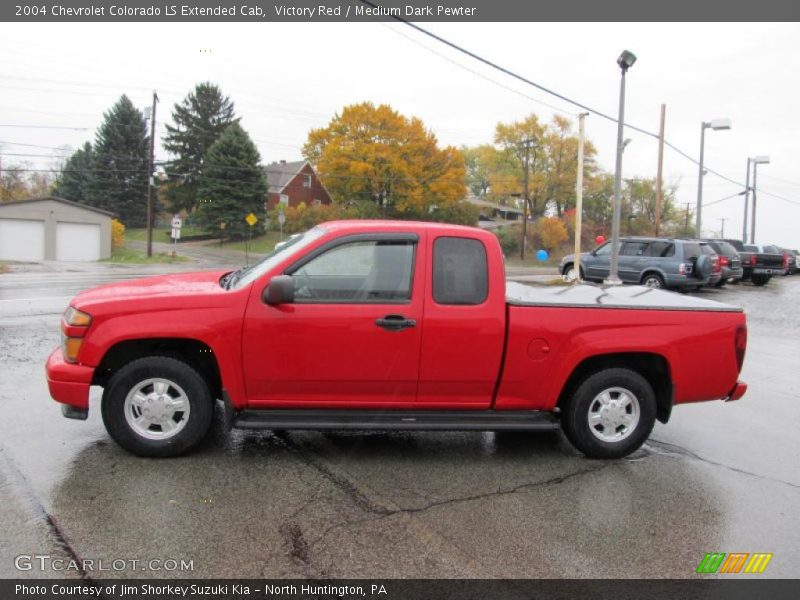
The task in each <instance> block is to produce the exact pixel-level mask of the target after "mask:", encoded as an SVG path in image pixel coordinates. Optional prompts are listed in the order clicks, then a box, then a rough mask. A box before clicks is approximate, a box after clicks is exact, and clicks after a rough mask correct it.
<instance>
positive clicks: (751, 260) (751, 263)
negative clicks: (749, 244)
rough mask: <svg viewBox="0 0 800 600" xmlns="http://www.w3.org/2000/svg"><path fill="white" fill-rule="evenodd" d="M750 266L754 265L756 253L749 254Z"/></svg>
mask: <svg viewBox="0 0 800 600" xmlns="http://www.w3.org/2000/svg"><path fill="white" fill-rule="evenodd" d="M750 266H751V267H755V266H756V255H755V254H753V255H751V256H750Z"/></svg>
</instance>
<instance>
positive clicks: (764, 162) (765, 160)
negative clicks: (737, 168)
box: [749, 156, 769, 244]
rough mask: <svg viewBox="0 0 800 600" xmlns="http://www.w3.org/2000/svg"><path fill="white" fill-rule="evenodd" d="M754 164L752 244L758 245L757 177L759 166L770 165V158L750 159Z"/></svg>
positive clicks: (751, 221)
mask: <svg viewBox="0 0 800 600" xmlns="http://www.w3.org/2000/svg"><path fill="white" fill-rule="evenodd" d="M749 160H750V161H751V162H752V163H753V218H752V219H751V220H750V243H751V244H755V243H756V177H757V176H758V165H768V164H769V156H754V157H753V158H751V159H749Z"/></svg>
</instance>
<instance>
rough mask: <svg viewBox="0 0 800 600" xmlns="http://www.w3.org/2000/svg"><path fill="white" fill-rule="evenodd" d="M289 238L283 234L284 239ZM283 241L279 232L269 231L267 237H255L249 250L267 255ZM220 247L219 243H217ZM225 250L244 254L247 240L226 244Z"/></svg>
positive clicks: (224, 245)
mask: <svg viewBox="0 0 800 600" xmlns="http://www.w3.org/2000/svg"><path fill="white" fill-rule="evenodd" d="M288 238H289V234H288V233H284V234H283V239H284V240H286V239H288ZM280 241H281V234H280V233H279V232H277V231H268V232H267V233H266V234H265V235H260V236H258V237H254V238H253V239H252V240H250V243H249V246H248V249H249V252H252V253H253V254H266V253H267V252H270V251H271V250H274V249H275V244H277V243H278V242H280ZM215 243H216V244H217V245H219V242H215ZM222 248H223V250H238V251H239V252H244V248H245V240H237V241H235V242H225V243H224V244H223V245H222Z"/></svg>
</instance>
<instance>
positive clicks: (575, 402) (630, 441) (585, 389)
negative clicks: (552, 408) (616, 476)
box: [561, 368, 656, 458]
mask: <svg viewBox="0 0 800 600" xmlns="http://www.w3.org/2000/svg"><path fill="white" fill-rule="evenodd" d="M617 389H620V390H624V391H626V392H627V393H629V394H631V395H632V396H633V399H634V400H635V403H636V404H637V405H638V413H639V415H638V421H636V422H635V424H634V425H632V426H631V428H630V430H629V431H628V430H625V429H620V428H621V427H623V428H624V425H618V426H617V427H616V429H614V430H612V431H611V433H608V434H607V435H619V436H620V439H619V440H617V441H604V440H603V439H600V436H603V435H606V432H605V426H604V425H603V424H602V423H598V424H597V425H595V426H594V429H595V433H593V432H592V429H593V427H591V426H590V425H589V414H590V411H592V409H593V407H596V405H597V403H598V402H600V401H599V400H598V397H599V396H600V395H601V394H602V393H603V392H604V391H606V392H610V391H611V390H617ZM618 393H619V392H610V396H609V398H610V399H613V400H618V401H622V398H623V397H624V396H623V395H622V394H620V395H618V396H617V398H614V397H613V395H614V394H618ZM631 409H633V407H632V406H631ZM625 412H626V413H629V414H633V410H631V411H627V410H625ZM595 414H597V413H596V412H595ZM612 417H613V415H612ZM655 421H656V397H655V393H654V392H653V388H652V386H651V385H650V383H648V381H647V380H646V379H645V378H644V377H642V376H641V375H639V373H637V372H635V371H631V370H630V369H623V368H612V369H604V370H602V371H598V372H596V373H593V374H591V375H589V376H588V377H586V379H584V380H583V382H582V383H581V384H580V385H579V386H578V387H577V389H575V391H574V393H573V394H572V397H571V398H569V399H568V400H567V402H566V403H565V404H564V406H562V410H561V425H562V428H563V431H564V434H565V435H566V436H567V439H568V440H569V441H570V442H571V443H572V445H573V446H575V448H577V449H578V450H580V451H581V452H583V454H585V455H586V456H588V457H589V458H622V457H623V456H627V455H629V454H630V453H631V452H634V451H636V450H638V449H639V448H640V447H641V445H642V444H643V443H644V442H645V441H646V440H647V438H648V437H649V436H650V432H651V431H652V430H653V425H655ZM598 427H600V428H601V431H598V430H597V428H598Z"/></svg>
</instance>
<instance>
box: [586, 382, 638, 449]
mask: <svg viewBox="0 0 800 600" xmlns="http://www.w3.org/2000/svg"><path fill="white" fill-rule="evenodd" d="M639 413H640V411H639V400H638V398H636V395H635V394H634V393H633V392H631V391H630V390H626V389H625V388H621V387H612V388H608V389H607V390H603V391H602V392H600V393H599V394H597V396H595V397H594V400H592V403H591V404H590V405H589V412H588V414H587V419H588V421H589V430H590V431H591V432H592V435H594V436H595V437H596V438H597V439H598V440H600V441H602V442H610V443H614V442H620V441H622V440H624V439H625V438H627V437H628V436H629V435H631V434H632V433H633V431H634V430H635V429H636V426H637V425H638V424H639Z"/></svg>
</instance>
